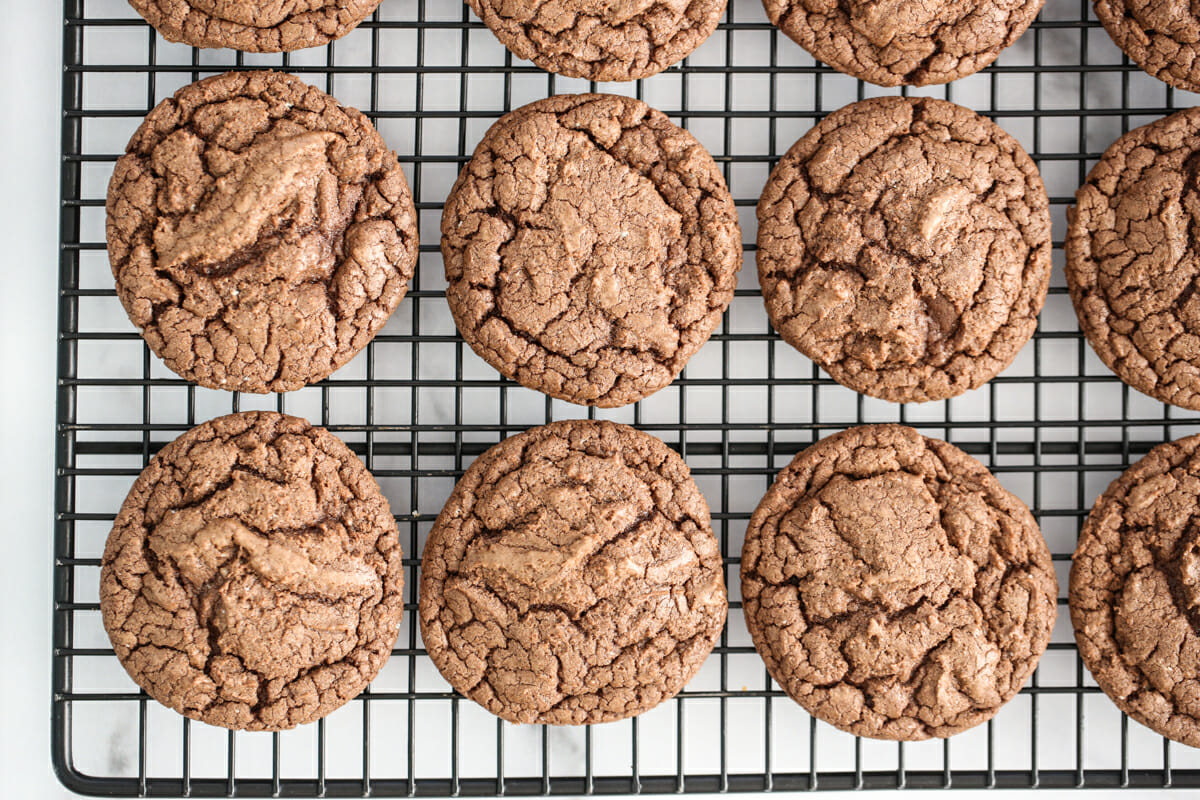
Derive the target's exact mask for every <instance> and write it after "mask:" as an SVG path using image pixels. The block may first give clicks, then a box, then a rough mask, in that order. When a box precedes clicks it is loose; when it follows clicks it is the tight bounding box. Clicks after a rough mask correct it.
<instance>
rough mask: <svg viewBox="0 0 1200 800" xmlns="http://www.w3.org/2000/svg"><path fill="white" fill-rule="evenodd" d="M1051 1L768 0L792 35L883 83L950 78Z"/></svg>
mask: <svg viewBox="0 0 1200 800" xmlns="http://www.w3.org/2000/svg"><path fill="white" fill-rule="evenodd" d="M1043 2H1045V0H924V1H923V2H919V3H913V2H908V1H907V0H853V1H852V2H843V3H834V2H812V0H763V5H764V6H765V7H766V9H767V16H768V17H769V18H770V20H771V22H773V23H775V24H776V25H778V26H779V29H780V30H781V31H783V32H784V33H785V34H787V36H788V37H789V38H790V39H792V40H793V41H795V42H796V43H797V44H799V45H800V46H801V47H803V48H804V49H805V50H807V51H808V52H810V53H812V55H813V57H815V58H817V59H820V60H821V61H824V62H825V63H826V64H828V65H829V66H831V67H833V68H834V69H836V70H838V71H839V72H844V73H846V74H847V75H853V76H854V77H855V78H861V79H862V80H864V81H870V82H871V83H875V84H878V85H880V86H900V85H907V86H926V85H928V84H931V83H949V82H950V81H953V80H957V79H958V78H962V77H965V76H967V75H970V74H972V73H975V72H978V71H979V70H981V69H983V68H984V67H986V66H987V65H988V64H990V63H992V62H993V61H995V60H996V56H998V55H1000V51H1001V50H1003V49H1004V48H1006V47H1008V46H1009V45H1010V44H1012V43H1013V42H1015V41H1016V40H1017V39H1018V38H1020V36H1021V34H1022V33H1024V32H1025V29H1026V28H1028V27H1029V23H1031V22H1033V19H1034V17H1036V16H1037V15H1038V11H1040V10H1041V8H1042V3H1043Z"/></svg>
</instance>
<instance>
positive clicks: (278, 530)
mask: <svg viewBox="0 0 1200 800" xmlns="http://www.w3.org/2000/svg"><path fill="white" fill-rule="evenodd" d="M403 586H404V571H403V566H402V561H401V552H400V543H399V536H398V534H397V531H396V525H395V522H394V520H393V518H392V515H391V511H390V510H389V509H388V504H387V500H385V499H384V497H383V495H382V494H381V493H380V491H379V486H378V485H377V484H376V483H375V481H374V479H373V478H372V477H371V475H370V473H368V472H367V470H366V468H365V467H364V466H363V465H362V463H361V462H360V461H359V460H358V458H357V457H356V456H355V455H354V453H352V452H351V451H350V449H349V448H347V447H346V446H345V445H344V444H343V443H342V442H341V441H339V440H338V439H337V438H336V437H334V436H333V435H332V434H330V433H329V432H327V431H324V430H322V429H320V428H314V427H313V426H311V425H309V424H308V423H307V422H305V421H304V420H300V419H297V418H295V417H288V416H284V415H283V414H276V413H270V412H247V413H243V414H234V415H231V416H227V417H221V418H219V419H215V420H212V421H211V422H206V423H204V424H203V425H200V426H197V427H196V428H193V429H192V430H191V431H189V432H187V433H185V434H184V435H183V436H180V437H179V438H178V439H176V440H175V441H174V442H172V443H170V444H169V445H167V446H166V447H165V448H163V450H162V451H161V452H160V453H159V454H158V455H157V456H155V458H154V459H153V460H152V461H151V462H150V464H149V465H148V466H147V467H146V469H145V470H144V471H143V472H142V474H141V475H140V476H139V477H138V479H137V481H135V482H134V485H133V488H132V489H131V490H130V492H129V496H128V497H127V498H126V499H125V502H124V504H123V505H122V506H121V511H120V513H119V514H118V515H117V519H116V521H115V522H114V524H113V529H112V532H111V533H110V534H109V537H108V542H107V544H106V546H105V549H104V556H103V559H102V562H101V570H100V611H101V613H102V615H103V619H104V627H105V630H106V631H107V632H108V635H109V638H110V639H111V640H112V644H113V649H114V650H115V651H116V654H117V658H118V659H120V661H121V664H122V666H124V667H125V669H126V671H127V672H128V673H129V675H130V677H131V678H133V680H134V681H135V682H136V683H137V684H138V685H139V686H141V687H142V688H143V689H145V690H146V692H147V694H149V695H150V696H151V697H153V698H154V699H155V700H157V701H159V702H160V703H162V704H163V705H166V706H169V707H170V708H172V709H174V710H176V711H178V712H179V713H181V714H184V715H185V716H188V717H191V718H192V719H196V720H200V721H202V722H207V723H209V724H212V725H220V726H222V727H226V728H232V729H236V730H284V729H287V728H291V727H294V726H296V725H301V724H304V723H306V722H311V721H313V720H315V719H318V718H320V717H323V716H325V715H326V714H329V713H330V712H332V711H333V710H334V709H336V708H338V707H339V706H341V705H343V704H344V703H346V702H348V701H350V700H351V699H353V698H354V697H355V696H356V695H358V694H359V692H361V691H362V689H363V688H364V687H365V686H366V685H367V683H369V682H370V681H371V679H372V678H374V677H375V675H376V674H377V673H378V672H379V670H380V668H382V666H383V663H384V661H386V660H387V657H388V655H389V654H390V652H391V648H392V645H393V644H394V643H395V641H396V636H397V634H398V633H399V624H400V617H401V615H402V613H403V608H404V598H403V594H402V589H403Z"/></svg>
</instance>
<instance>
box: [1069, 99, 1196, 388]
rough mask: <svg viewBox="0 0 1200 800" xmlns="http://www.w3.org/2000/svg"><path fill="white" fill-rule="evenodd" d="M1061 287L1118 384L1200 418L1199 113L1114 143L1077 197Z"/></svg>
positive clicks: (1187, 113)
mask: <svg viewBox="0 0 1200 800" xmlns="http://www.w3.org/2000/svg"><path fill="white" fill-rule="evenodd" d="M1075 202H1076V205H1075V207H1074V208H1073V209H1072V210H1071V211H1070V212H1069V222H1070V224H1069V226H1068V230H1067V239H1066V251H1067V269H1066V271H1067V287H1068V288H1069V289H1070V291H1071V300H1072V301H1073V302H1074V303H1075V312H1076V314H1077V315H1078V316H1079V327H1080V328H1082V329H1083V332H1084V334H1086V335H1087V338H1088V341H1089V342H1090V343H1091V345H1092V348H1093V349H1094V350H1095V351H1096V355H1098V356H1100V359H1101V360H1102V361H1103V362H1104V363H1105V364H1107V365H1108V367H1109V369H1111V370H1112V371H1113V372H1115V373H1117V375H1118V376H1119V377H1120V378H1121V380H1123V381H1125V382H1126V383H1127V384H1129V385H1130V386H1132V387H1133V388H1134V389H1137V390H1138V391H1139V392H1145V393H1146V394H1148V395H1150V396H1151V397H1154V398H1156V399H1158V400H1161V401H1163V402H1164V403H1171V404H1174V405H1177V406H1183V407H1184V408H1190V409H1193V410H1200V295H1198V294H1197V293H1196V285H1197V281H1198V280H1200V258H1198V257H1197V248H1196V245H1195V243H1194V242H1195V237H1196V234H1195V229H1196V226H1197V224H1200V108H1190V109H1187V110H1185V111H1180V112H1178V113H1175V114H1172V115H1171V116H1169V117H1165V118H1163V119H1160V120H1158V121H1156V122H1152V123H1150V124H1149V125H1145V126H1143V127H1141V128H1136V129H1134V130H1132V131H1130V132H1129V133H1127V134H1125V135H1124V136H1122V137H1121V138H1120V139H1117V141H1116V142H1114V143H1113V144H1112V146H1111V147H1109V148H1108V150H1106V151H1105V153H1104V156H1103V157H1102V158H1101V159H1100V161H1099V162H1098V163H1097V164H1096V166H1095V167H1093V168H1092V171H1091V172H1090V173H1088V177H1087V181H1086V182H1085V183H1084V185H1083V186H1081V187H1080V188H1079V191H1078V192H1076V193H1075Z"/></svg>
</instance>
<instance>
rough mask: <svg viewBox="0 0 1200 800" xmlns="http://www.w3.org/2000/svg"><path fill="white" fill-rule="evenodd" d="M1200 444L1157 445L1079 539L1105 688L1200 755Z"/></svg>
mask: <svg viewBox="0 0 1200 800" xmlns="http://www.w3.org/2000/svg"><path fill="white" fill-rule="evenodd" d="M1198 450H1200V436H1189V437H1188V438H1186V439H1180V440H1179V441H1177V442H1167V443H1165V444H1160V445H1159V446H1158V447H1155V448H1154V449H1153V450H1151V451H1150V452H1149V453H1147V454H1146V456H1145V457H1144V458H1142V460H1140V461H1138V462H1137V463H1136V464H1134V465H1133V466H1132V467H1130V468H1129V469H1128V470H1126V471H1125V473H1124V474H1123V475H1121V477H1119V478H1117V479H1116V480H1115V481H1113V482H1112V485H1110V486H1109V487H1108V489H1107V491H1105V492H1104V494H1103V495H1101V497H1100V499H1099V500H1097V501H1096V505H1095V507H1093V508H1092V513H1091V514H1090V515H1089V516H1088V518H1087V522H1085V523H1084V525H1083V530H1082V531H1081V532H1080V534H1079V545H1078V546H1077V547H1076V549H1075V559H1074V562H1073V563H1072V564H1071V588H1070V595H1071V623H1072V625H1074V627H1075V643H1076V644H1077V645H1078V646H1079V655H1080V657H1081V658H1082V659H1083V663H1084V665H1085V666H1087V668H1088V670H1089V671H1090V672H1091V673H1092V676H1093V677H1094V678H1095V679H1096V683H1098V684H1100V688H1101V689H1103V690H1104V693H1105V694H1107V695H1108V696H1109V698H1111V699H1112V701H1113V702H1114V703H1116V704H1117V706H1118V707H1119V708H1120V709H1121V710H1122V711H1124V712H1125V713H1126V714H1128V715H1129V716H1131V717H1133V718H1134V719H1135V720H1137V721H1138V722H1140V723H1142V724H1143V725H1146V726H1148V727H1150V728H1153V729H1154V730H1155V731H1157V732H1158V733H1161V734H1162V735H1163V736H1167V737H1170V738H1171V739H1174V740H1175V741H1177V742H1183V743H1184V744H1188V745H1191V746H1192V747H1200V692H1198V691H1197V681H1196V676H1197V675H1200V635H1198V633H1197V631H1200V616H1198V613H1200V528H1197V525H1196V522H1195V519H1196V507H1197V503H1198V501H1200V459H1198V457H1197V456H1198V452H1197V451H1198Z"/></svg>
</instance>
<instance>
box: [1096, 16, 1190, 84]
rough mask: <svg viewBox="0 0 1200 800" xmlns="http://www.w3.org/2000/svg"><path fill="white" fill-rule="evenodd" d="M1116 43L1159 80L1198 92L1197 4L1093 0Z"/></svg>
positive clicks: (1105, 27) (1106, 28)
mask: <svg viewBox="0 0 1200 800" xmlns="http://www.w3.org/2000/svg"><path fill="white" fill-rule="evenodd" d="M1092 6H1093V7H1094V8H1095V11H1096V16H1097V17H1098V18H1099V19H1100V22H1101V23H1102V24H1103V25H1104V29H1105V30H1107V31H1108V35H1109V36H1111V37H1112V40H1113V42H1115V43H1116V45H1117V47H1119V48H1121V49H1122V50H1124V51H1125V55H1127V56H1129V57H1130V58H1131V59H1133V61H1134V63H1136V64H1137V65H1138V66H1139V67H1141V68H1142V69H1144V70H1145V71H1146V72H1148V73H1149V74H1151V75H1153V76H1154V77H1156V78H1158V79H1159V80H1160V81H1165V82H1166V83H1168V84H1170V85H1171V86H1174V87H1175V88H1176V89H1183V90H1184V91H1186V92H1200V8H1198V7H1197V6H1194V5H1192V4H1191V3H1190V2H1188V0H1165V2H1151V0H1092Z"/></svg>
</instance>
